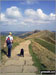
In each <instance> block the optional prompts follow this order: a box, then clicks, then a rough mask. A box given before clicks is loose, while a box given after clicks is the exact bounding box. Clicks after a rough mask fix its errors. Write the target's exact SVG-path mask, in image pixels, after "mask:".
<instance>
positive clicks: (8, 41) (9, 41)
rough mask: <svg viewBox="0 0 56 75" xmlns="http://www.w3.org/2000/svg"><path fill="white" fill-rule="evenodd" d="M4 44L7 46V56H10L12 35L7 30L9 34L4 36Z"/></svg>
mask: <svg viewBox="0 0 56 75" xmlns="http://www.w3.org/2000/svg"><path fill="white" fill-rule="evenodd" d="M6 44H7V47H8V57H9V58H10V57H11V49H12V44H13V36H12V33H11V32H9V35H8V36H7V37H6Z"/></svg>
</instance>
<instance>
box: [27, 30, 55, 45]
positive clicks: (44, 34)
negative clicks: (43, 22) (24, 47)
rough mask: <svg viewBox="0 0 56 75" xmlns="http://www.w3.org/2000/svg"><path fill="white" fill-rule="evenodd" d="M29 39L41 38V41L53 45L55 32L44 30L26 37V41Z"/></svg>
mask: <svg viewBox="0 0 56 75" xmlns="http://www.w3.org/2000/svg"><path fill="white" fill-rule="evenodd" d="M30 38H41V39H44V40H46V41H48V42H51V43H53V44H54V43H55V32H51V31H48V30H44V31H40V32H36V33H34V34H32V35H30V36H28V37H26V39H30Z"/></svg>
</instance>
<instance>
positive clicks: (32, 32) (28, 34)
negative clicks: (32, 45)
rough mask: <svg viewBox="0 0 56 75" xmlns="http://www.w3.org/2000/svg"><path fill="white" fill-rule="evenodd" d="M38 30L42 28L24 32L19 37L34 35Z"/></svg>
mask: <svg viewBox="0 0 56 75" xmlns="http://www.w3.org/2000/svg"><path fill="white" fill-rule="evenodd" d="M38 32H40V30H35V31H31V32H26V33H24V34H21V35H19V37H20V38H26V37H28V36H30V35H32V34H35V33H38Z"/></svg>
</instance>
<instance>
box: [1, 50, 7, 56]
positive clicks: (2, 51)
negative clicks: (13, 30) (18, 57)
mask: <svg viewBox="0 0 56 75" xmlns="http://www.w3.org/2000/svg"><path fill="white" fill-rule="evenodd" d="M1 53H4V54H5V55H6V56H7V57H8V55H7V52H6V51H5V50H4V49H1Z"/></svg>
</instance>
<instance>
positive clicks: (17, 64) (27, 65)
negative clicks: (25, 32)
mask: <svg viewBox="0 0 56 75" xmlns="http://www.w3.org/2000/svg"><path fill="white" fill-rule="evenodd" d="M30 43H31V41H30V40H27V41H24V42H22V43H20V45H19V46H17V47H16V48H15V49H14V50H12V56H11V58H8V57H5V58H6V62H5V64H4V65H3V66H2V67H1V68H0V71H1V73H0V74H1V75H36V71H37V68H36V67H35V66H33V63H34V62H33V61H32V56H31V55H30V53H29V44H30ZM21 48H23V49H24V57H20V56H17V54H19V53H20V49H21Z"/></svg>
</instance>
